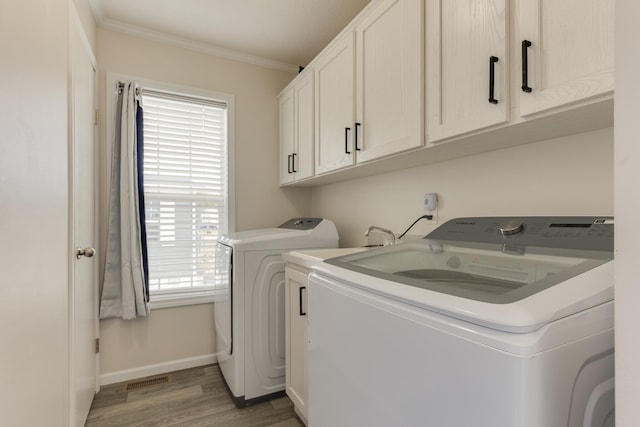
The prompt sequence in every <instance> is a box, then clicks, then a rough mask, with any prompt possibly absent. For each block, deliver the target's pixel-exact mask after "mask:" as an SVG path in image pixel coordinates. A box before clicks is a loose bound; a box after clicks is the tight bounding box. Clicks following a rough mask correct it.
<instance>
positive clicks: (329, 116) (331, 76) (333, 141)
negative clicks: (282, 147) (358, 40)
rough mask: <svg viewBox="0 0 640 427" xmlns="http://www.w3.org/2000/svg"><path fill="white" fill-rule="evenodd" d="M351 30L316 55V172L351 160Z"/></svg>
mask: <svg viewBox="0 0 640 427" xmlns="http://www.w3.org/2000/svg"><path fill="white" fill-rule="evenodd" d="M353 44H354V43H353V34H347V35H346V36H345V37H343V38H341V39H340V40H336V41H335V42H334V44H333V45H332V46H331V47H330V48H329V49H328V50H326V51H324V52H322V53H321V55H320V56H319V57H318V58H317V59H316V61H317V62H316V65H315V86H316V93H315V94H316V111H315V113H316V145H315V154H316V156H315V172H316V175H318V174H321V173H325V172H329V171H332V170H336V169H340V168H344V167H346V166H350V165H352V164H353V161H354V155H353V130H354V129H353V127H354V120H353V114H354V111H353V110H354V108H353V107H354V102H353V99H354V86H353V79H354V57H353Z"/></svg>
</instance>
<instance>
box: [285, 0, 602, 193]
mask: <svg viewBox="0 0 640 427" xmlns="http://www.w3.org/2000/svg"><path fill="white" fill-rule="evenodd" d="M614 3H615V0H547V1H544V0H455V1H448V0H372V1H371V3H370V4H369V5H368V6H367V7H366V8H365V9H364V10H363V11H362V12H361V13H360V14H359V15H358V16H357V17H356V18H355V19H354V20H353V22H351V23H350V24H349V26H348V27H347V28H345V29H344V30H343V31H342V33H341V34H339V35H338V36H337V37H336V39H334V40H333V41H332V42H331V44H330V45H329V46H328V47H327V48H325V49H324V50H323V51H322V52H321V53H320V54H319V55H318V56H317V57H316V58H315V59H314V60H313V61H312V63H311V64H310V65H309V67H308V68H311V69H307V70H305V71H304V72H303V74H302V75H299V76H298V77H296V79H295V80H294V81H293V82H292V83H291V84H290V85H289V86H288V87H287V88H286V89H285V90H284V91H283V92H282V94H281V95H280V108H281V118H280V121H281V147H282V148H281V150H282V152H281V159H282V160H281V163H282V164H281V183H282V184H284V185H286V184H292V183H294V184H296V185H317V184H320V183H330V182H335V181H339V180H341V179H350V178H355V177H361V176H367V175H371V174H376V173H381V172H387V171H392V170H397V169H401V168H405V167H412V166H418V165H422V164H427V163H433V162H438V161H443V160H450V159H454V158H457V157H461V156H465V155H470V154H477V153H481V152H484V151H489V150H496V149H499V148H505V147H509V146H513V145H518V144H524V143H528V142H534V141H540V140H544V139H551V138H555V137H558V136H561V135H567V134H570V133H579V132H585V131H590V130H595V129H601V128H604V127H608V126H612V124H613V102H612V98H613V88H614V81H613V79H614V26H613V23H614ZM445 142H446V144H445ZM425 145H426V148H424V149H421V148H420V147H423V146H425ZM305 150H306V151H305ZM381 159H384V160H381Z"/></svg>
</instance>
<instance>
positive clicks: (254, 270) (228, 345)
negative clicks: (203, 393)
mask: <svg viewBox="0 0 640 427" xmlns="http://www.w3.org/2000/svg"><path fill="white" fill-rule="evenodd" d="M336 247H338V231H337V230H336V227H335V225H334V224H333V222H331V221H329V220H328V219H324V218H293V219H291V220H289V221H287V222H285V223H284V224H282V225H280V226H279V227H277V228H267V229H259V230H249V231H243V232H238V233H232V234H228V235H224V236H220V237H219V238H218V244H217V245H216V262H215V264H216V266H215V273H216V287H217V289H218V290H219V291H220V295H218V296H217V297H216V300H215V302H214V318H215V319H214V320H215V330H216V354H217V357H218V366H219V368H220V371H221V372H222V375H223V377H224V380H225V383H226V385H227V388H228V390H229V392H230V394H231V397H232V399H233V401H234V402H235V404H236V405H237V406H245V405H248V404H251V403H254V402H256V401H261V400H264V399H267V398H269V397H272V396H273V395H274V394H281V393H282V392H283V390H284V384H285V330H284V318H285V308H284V301H285V296H284V267H285V262H284V261H283V259H282V256H281V255H282V253H283V252H289V251H291V250H295V249H311V248H336Z"/></svg>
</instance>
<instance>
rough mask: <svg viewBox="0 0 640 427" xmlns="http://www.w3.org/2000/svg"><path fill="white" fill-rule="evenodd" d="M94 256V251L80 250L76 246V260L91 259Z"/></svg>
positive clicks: (90, 249) (91, 249) (88, 249)
mask: <svg viewBox="0 0 640 427" xmlns="http://www.w3.org/2000/svg"><path fill="white" fill-rule="evenodd" d="M95 254H96V250H95V249H93V248H84V249H83V248H81V247H80V246H78V247H77V248H76V259H80V257H81V256H86V257H87V258H91V257H92V256H94V255H95Z"/></svg>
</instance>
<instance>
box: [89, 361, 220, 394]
mask: <svg viewBox="0 0 640 427" xmlns="http://www.w3.org/2000/svg"><path fill="white" fill-rule="evenodd" d="M214 363H218V358H217V357H216V355H215V354H213V353H212V354H204V355H202V356H196V357H188V358H186V359H178V360H171V361H169V362H163V363H156V364H154V365H147V366H140V367H138V368H132V369H125V370H123V371H116V372H110V373H108V374H102V375H101V376H100V385H101V386H105V385H109V384H115V383H119V382H123V381H131V380H135V379H138V378H144V377H148V376H151V375H159V374H166V373H168V372H173V371H179V370H182V369H189V368H195V367H198V366H205V365H211V364H214Z"/></svg>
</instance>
